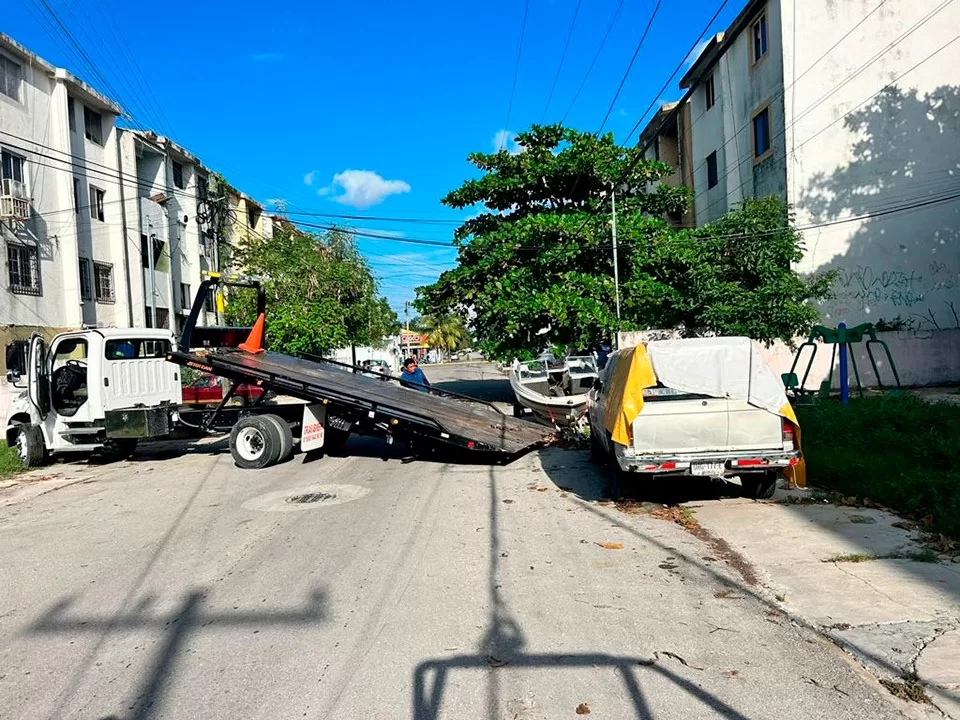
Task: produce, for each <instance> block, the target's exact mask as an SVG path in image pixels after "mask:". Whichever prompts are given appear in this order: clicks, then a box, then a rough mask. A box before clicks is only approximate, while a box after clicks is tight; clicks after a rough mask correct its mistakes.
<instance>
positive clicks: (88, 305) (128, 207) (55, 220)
mask: <svg viewBox="0 0 960 720" xmlns="http://www.w3.org/2000/svg"><path fill="white" fill-rule="evenodd" d="M121 114H122V109H121V108H120V107H119V105H117V104H116V103H115V102H114V101H112V100H111V99H109V98H107V97H105V96H104V95H102V94H101V93H99V92H97V91H96V90H95V89H94V88H92V87H91V86H89V85H87V84H86V83H84V82H83V81H82V80H80V79H78V78H76V77H74V76H73V75H72V74H70V73H69V72H68V71H66V70H64V69H62V68H57V67H54V66H53V65H51V64H50V63H48V62H46V61H45V60H43V59H42V58H40V57H38V56H37V55H35V54H34V53H32V52H30V51H29V50H28V49H26V48H25V47H23V46H22V45H20V44H19V43H17V42H16V41H15V40H13V39H12V38H10V37H8V36H6V35H3V34H2V33H0V154H2V185H0V347H2V348H3V351H4V354H3V360H4V364H3V372H4V375H3V376H0V417H5V416H6V408H7V406H8V403H9V398H10V388H9V385H8V384H7V382H6V380H5V379H3V377H4V376H5V373H6V371H8V370H16V371H20V372H22V371H24V370H25V369H26V348H27V344H28V341H29V339H30V337H31V336H32V335H33V334H34V333H40V334H42V335H45V336H46V337H48V338H49V337H52V336H53V335H55V334H56V333H58V332H63V331H65V330H72V329H77V328H79V327H82V326H87V327H166V328H170V329H171V330H173V331H175V332H178V331H179V330H181V329H182V327H183V324H184V322H185V320H186V317H187V315H188V314H189V310H190V307H191V305H192V302H193V296H194V294H195V292H196V290H197V288H198V287H199V285H200V282H201V280H202V278H203V273H204V272H207V271H216V270H220V269H225V267H226V266H227V265H228V264H229V258H230V257H232V255H233V253H232V252H231V250H230V247H231V245H234V244H236V243H237V242H240V241H241V240H242V239H243V238H244V237H245V236H246V235H247V234H249V233H253V234H256V235H258V236H261V237H263V236H266V237H270V236H271V235H272V221H271V219H270V218H269V217H268V216H267V215H266V214H265V213H264V212H263V207H262V206H261V205H260V204H259V203H257V202H256V201H255V200H253V199H252V198H250V197H248V196H247V195H244V194H243V193H241V192H239V191H237V190H234V189H233V188H229V189H228V191H226V192H225V191H224V190H223V189H216V191H215V193H214V195H211V193H210V188H211V187H213V188H220V183H218V182H211V180H212V178H213V176H214V174H213V173H212V172H211V171H210V170H209V169H207V168H205V167H204V166H203V164H202V163H201V162H200V160H199V159H198V158H197V157H196V156H195V155H194V154H192V153H191V152H190V151H188V150H186V149H185V148H183V147H181V146H180V145H178V144H177V143H175V142H173V141H172V140H170V139H169V138H166V137H163V136H161V135H158V134H157V133H154V132H151V131H145V130H133V129H129V128H125V127H123V126H122V124H123V123H122V121H121V122H120V124H118V120H119V119H120V118H121ZM228 206H229V207H231V208H233V211H232V212H223V209H224V208H227V207H228ZM216 313H217V310H216V307H215V303H214V302H213V301H212V298H211V300H210V302H208V303H207V305H206V308H205V311H204V313H203V314H202V315H201V317H200V320H199V321H200V322H201V323H212V322H215V321H216Z"/></svg>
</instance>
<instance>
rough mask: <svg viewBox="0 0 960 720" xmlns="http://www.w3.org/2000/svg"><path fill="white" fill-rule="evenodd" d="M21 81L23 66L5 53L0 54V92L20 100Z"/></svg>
mask: <svg viewBox="0 0 960 720" xmlns="http://www.w3.org/2000/svg"><path fill="white" fill-rule="evenodd" d="M22 81H23V66H22V65H20V63H17V62H14V61H13V60H11V59H10V58H8V57H7V56H6V55H0V93H3V94H4V95H6V96H7V97H8V98H10V99H12V100H16V101H17V102H20V83H21V82H22Z"/></svg>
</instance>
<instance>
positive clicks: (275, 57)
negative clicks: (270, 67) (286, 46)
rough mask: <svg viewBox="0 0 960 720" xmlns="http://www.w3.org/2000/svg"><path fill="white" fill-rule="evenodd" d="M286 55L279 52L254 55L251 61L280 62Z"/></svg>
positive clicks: (251, 56)
mask: <svg viewBox="0 0 960 720" xmlns="http://www.w3.org/2000/svg"><path fill="white" fill-rule="evenodd" d="M283 58H284V54H283V53H278V52H264V53H252V54H251V55H250V59H251V60H253V61H254V62H258V63H270V62H280V61H281V60H283Z"/></svg>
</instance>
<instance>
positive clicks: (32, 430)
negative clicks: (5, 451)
mask: <svg viewBox="0 0 960 720" xmlns="http://www.w3.org/2000/svg"><path fill="white" fill-rule="evenodd" d="M15 443H16V448H17V454H18V455H19V456H20V464H21V465H23V467H25V468H32V467H39V466H40V465H43V461H44V460H45V459H46V455H47V448H46V445H44V443H43V431H42V430H41V429H40V426H39V425H29V424H27V423H22V424H21V425H18V426H17V434H16V440H15Z"/></svg>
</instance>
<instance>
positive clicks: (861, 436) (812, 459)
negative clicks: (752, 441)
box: [797, 395, 960, 538]
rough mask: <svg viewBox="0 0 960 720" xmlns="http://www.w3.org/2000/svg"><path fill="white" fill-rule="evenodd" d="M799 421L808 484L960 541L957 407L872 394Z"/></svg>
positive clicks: (806, 412)
mask: <svg viewBox="0 0 960 720" xmlns="http://www.w3.org/2000/svg"><path fill="white" fill-rule="evenodd" d="M797 415H798V416H799V419H800V426H801V427H802V428H803V450H804V457H805V458H806V463H807V474H808V477H809V479H810V482H811V483H812V484H814V485H817V486H819V487H822V488H825V489H827V490H830V491H834V492H837V493H840V494H841V495H844V496H852V497H854V498H856V499H857V501H858V502H859V503H861V504H864V505H867V506H874V505H876V504H877V503H879V504H881V505H884V506H886V507H889V508H891V509H893V510H895V511H896V512H899V513H902V514H905V515H908V516H910V517H912V518H914V519H916V520H918V521H920V522H921V523H922V524H923V525H924V526H925V527H926V528H927V529H928V530H932V531H935V532H940V533H943V534H945V535H947V536H950V537H953V538H960V405H952V404H949V403H928V402H925V401H923V400H921V399H919V398H916V397H914V396H912V395H891V396H874V397H866V398H862V399H856V400H852V401H851V402H850V404H849V405H847V406H843V405H840V404H839V403H836V402H822V403H820V404H818V405H813V406H806V407H798V408H797Z"/></svg>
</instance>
